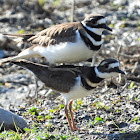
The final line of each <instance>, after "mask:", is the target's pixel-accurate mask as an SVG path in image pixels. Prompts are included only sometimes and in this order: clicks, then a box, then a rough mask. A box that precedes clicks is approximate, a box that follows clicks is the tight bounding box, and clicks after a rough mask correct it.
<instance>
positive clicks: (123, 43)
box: [0, 0, 140, 140]
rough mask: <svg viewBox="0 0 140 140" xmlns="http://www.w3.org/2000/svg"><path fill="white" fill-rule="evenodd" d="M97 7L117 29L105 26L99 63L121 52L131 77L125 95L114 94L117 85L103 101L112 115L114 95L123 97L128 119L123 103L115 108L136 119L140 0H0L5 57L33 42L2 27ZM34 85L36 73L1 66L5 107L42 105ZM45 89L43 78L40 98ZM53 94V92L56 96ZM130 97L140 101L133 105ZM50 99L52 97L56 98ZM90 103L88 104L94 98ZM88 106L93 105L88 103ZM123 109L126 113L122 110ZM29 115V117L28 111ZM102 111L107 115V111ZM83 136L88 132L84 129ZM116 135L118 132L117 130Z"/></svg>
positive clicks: (65, 17) (37, 26)
mask: <svg viewBox="0 0 140 140" xmlns="http://www.w3.org/2000/svg"><path fill="white" fill-rule="evenodd" d="M92 13H99V14H102V15H104V16H105V17H106V21H107V24H108V25H109V26H110V27H111V28H112V29H113V32H111V33H108V32H104V35H105V36H103V38H104V44H103V46H102V49H101V50H100V52H99V54H98V55H97V58H96V64H97V63H99V62H100V61H101V60H103V59H105V58H116V59H119V61H120V65H121V69H122V70H124V71H125V72H126V73H127V76H126V79H127V82H126V80H124V78H122V82H123V84H122V85H125V84H126V83H127V85H126V87H125V89H123V94H121V96H122V97H121V98H120V96H119V97H118V95H116V96H114V94H115V93H116V91H115V90H116V89H115V90H114V89H112V90H111V91H110V92H106V96H107V97H106V98H107V99H108V100H106V101H104V104H105V105H107V106H110V108H111V109H112V110H110V112H109V113H110V115H111V114H112V113H113V110H114V107H113V106H112V102H113V101H112V100H116V101H117V102H116V104H118V103H120V106H121V107H122V108H124V110H125V109H126V106H129V108H130V110H129V111H128V112H129V115H130V120H129V118H127V117H128V116H129V115H128V114H127V113H126V111H124V110H119V106H118V108H117V106H116V108H117V109H115V110H119V111H118V112H119V113H120V114H119V115H120V116H121V117H122V118H125V119H126V120H129V121H131V119H133V118H136V117H137V120H139V119H140V114H139V113H138V111H139V107H140V0H0V58H4V57H9V56H14V55H16V54H18V53H19V52H20V51H21V50H23V49H25V48H28V47H29V46H30V44H28V43H23V42H19V43H16V42H15V41H13V40H12V39H11V38H9V37H6V36H4V35H2V34H3V33H9V34H25V33H37V32H39V31H41V30H43V29H45V28H48V27H50V26H53V25H56V24H61V23H64V22H73V21H81V20H83V19H84V18H85V16H86V15H87V14H92ZM33 60H34V61H35V62H43V60H36V59H33ZM35 87H36V83H35V80H34V76H33V75H32V74H30V72H27V71H26V70H23V69H22V68H19V67H17V66H15V65H12V64H5V65H4V66H0V107H2V108H5V109H11V110H14V111H15V112H16V111H17V110H19V108H20V107H21V105H22V107H25V108H30V107H31V106H33V105H35V106H39V107H40V103H38V105H36V102H33V100H32V99H33V95H34V93H35V92H36V88H35ZM46 91H47V89H46V88H45V87H44V85H43V83H41V82H40V81H38V85H37V92H38V94H39V97H38V98H39V99H40V100H43V99H44V98H46V97H44V95H45V94H46ZM98 92H99V91H98ZM113 93H114V94H113ZM29 94H30V96H31V97H32V98H31V99H27V98H26V97H27V95H29ZM92 96H93V95H92ZM97 96H98V95H97ZM99 96H100V99H99V98H98V97H97V98H95V97H91V98H93V100H94V103H96V102H103V101H102V99H103V98H104V97H105V95H102V94H101V95H100V94H99ZM112 97H114V99H112ZM127 97H128V98H127ZM51 98H53V97H52V96H51ZM118 98H119V99H118ZM48 99H49V98H48ZM126 99H127V100H126ZM89 100H90V101H92V102H93V100H91V99H89V98H87V99H86V100H85V102H84V103H83V104H86V101H88V102H89ZM34 101H35V100H34ZM42 102H43V103H42V104H43V105H44V106H45V107H46V106H47V107H48V108H51V107H52V105H50V104H47V103H46V102H47V99H46V101H44V100H43V101H42ZM49 102H50V101H49ZM59 102H60V101H59ZM131 102H132V103H133V104H136V105H135V106H131V104H130V103H131ZM51 104H53V103H52V102H51ZM55 105H56V104H55ZM90 105H91V104H90ZM113 105H114V104H113ZM56 106H57V105H56ZM81 106H82V105H81ZM86 106H87V108H88V107H89V104H88V105H86ZM91 106H92V105H91ZM91 106H90V107H91ZM91 108H92V109H93V110H94V109H97V108H96V105H95V106H94V105H93V106H92V107H91ZM85 110H86V111H88V110H87V109H85ZM123 111H124V112H123ZM17 112H18V111H17ZM17 112H16V113H17ZM88 113H90V111H88ZM88 113H87V114H88ZM94 113H95V112H94ZM100 113H101V112H98V111H97V112H96V113H95V116H96V115H97V114H98V115H99V114H100ZM123 113H124V116H122V114H123ZM19 114H20V113H19ZM101 114H104V115H106V112H104V113H103V112H102V113H101ZM116 114H117V113H116ZM81 115H82V113H81ZM84 115H85V114H84ZM78 116H79V115H78ZM85 116H86V115H85ZM99 116H100V115H99ZM106 116H108V115H106ZM24 117H25V118H26V119H27V116H24ZM102 117H103V119H105V117H104V116H102ZM121 117H118V116H117V115H116V116H115V117H114V120H119V121H120V120H121V121H122V118H121ZM27 120H28V119H27ZM62 120H63V118H62ZM108 121H109V120H108ZM129 121H128V122H129ZM31 122H32V120H30V123H31ZM124 122H125V121H124ZM83 123H85V122H83ZM131 123H132V121H131ZM31 124H32V123H31ZM61 125H62V124H61ZM102 125H103V124H102ZM105 125H106V124H105ZM105 125H104V126H105ZM122 125H123V126H122V128H123V127H124V129H127V130H129V131H132V130H133V129H135V127H137V128H139V124H138V123H136V122H135V123H134V127H132V128H130V127H128V125H126V124H122ZM125 125H126V126H127V127H126V126H125ZM62 126H63V125H62ZM64 127H65V126H64ZM90 127H91V126H90ZM110 127H111V126H110ZM58 128H59V126H58ZM102 128H104V130H101V131H109V130H108V129H111V130H112V132H113V133H116V132H115V131H113V128H108V129H107V130H106V126H105V127H102ZM62 130H63V131H61V133H62V134H63V133H65V132H64V130H65V129H62ZM54 131H55V130H54ZM104 133H105V132H104ZM105 136H106V133H105ZM79 137H81V138H83V137H82V135H80V136H79ZM91 137H92V136H91ZM98 138H100V137H98ZM111 138H113V136H112V137H111ZM127 140H128V139H127Z"/></svg>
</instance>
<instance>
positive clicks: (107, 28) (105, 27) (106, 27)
mask: <svg viewBox="0 0 140 140" xmlns="http://www.w3.org/2000/svg"><path fill="white" fill-rule="evenodd" d="M103 28H104V29H106V30H109V31H112V29H111V28H109V27H108V26H107V25H106V24H104V26H103Z"/></svg>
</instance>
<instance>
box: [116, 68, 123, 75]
mask: <svg viewBox="0 0 140 140" xmlns="http://www.w3.org/2000/svg"><path fill="white" fill-rule="evenodd" d="M117 72H118V73H121V74H124V75H125V73H124V72H123V71H122V70H120V69H118V71H117Z"/></svg>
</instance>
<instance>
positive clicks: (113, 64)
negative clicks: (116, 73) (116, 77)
mask: <svg viewBox="0 0 140 140" xmlns="http://www.w3.org/2000/svg"><path fill="white" fill-rule="evenodd" d="M115 67H119V63H118V62H115V63H112V64H109V67H108V68H115Z"/></svg>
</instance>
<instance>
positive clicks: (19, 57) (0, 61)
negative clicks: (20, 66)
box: [0, 55, 22, 66]
mask: <svg viewBox="0 0 140 140" xmlns="http://www.w3.org/2000/svg"><path fill="white" fill-rule="evenodd" d="M21 58H22V56H18V55H17V56H13V57H8V58H4V59H0V66H1V65H2V64H4V63H8V62H10V61H14V60H17V59H21Z"/></svg>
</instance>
